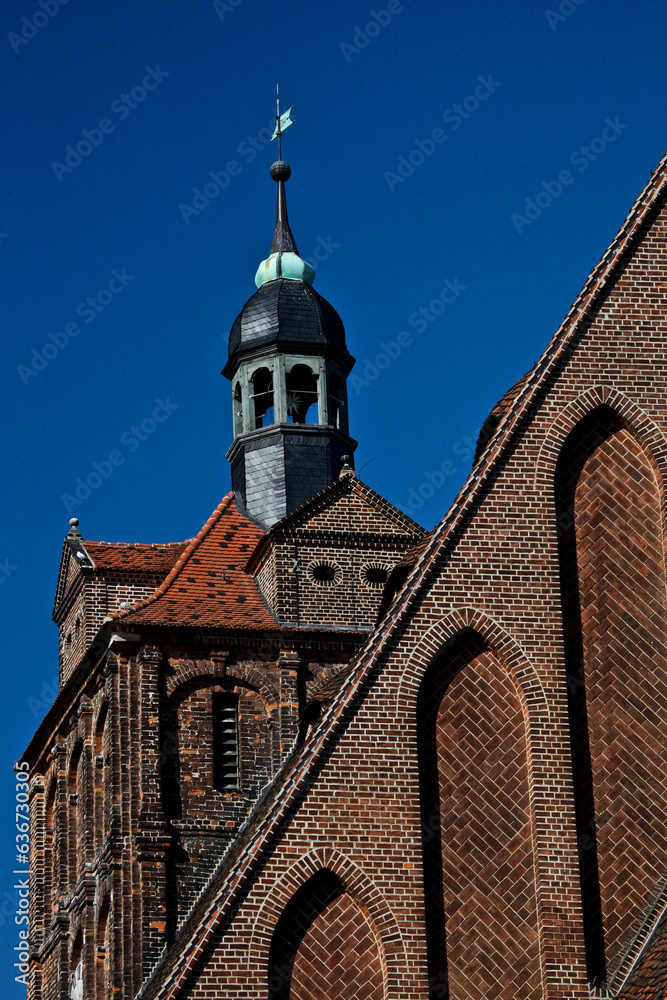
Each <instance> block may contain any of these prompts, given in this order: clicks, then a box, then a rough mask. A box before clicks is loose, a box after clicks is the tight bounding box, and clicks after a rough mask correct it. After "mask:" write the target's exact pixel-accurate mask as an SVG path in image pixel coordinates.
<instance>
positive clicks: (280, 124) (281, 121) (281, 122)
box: [271, 84, 294, 160]
mask: <svg viewBox="0 0 667 1000" xmlns="http://www.w3.org/2000/svg"><path fill="white" fill-rule="evenodd" d="M293 107H294V105H293V104H290V106H289V108H288V109H287V111H285V112H283V114H282V115H281V114H280V94H279V92H278V84H276V127H275V129H274V130H273V135H272V136H271V142H273V140H274V139H275V138H276V137H277V138H278V159H279V160H282V158H283V157H282V151H281V148H280V137H281V135H282V134H283V132H284V131H285V129H286V128H289V127H290V125H293V124H294V119H293V118H290V114H291V112H292V108H293Z"/></svg>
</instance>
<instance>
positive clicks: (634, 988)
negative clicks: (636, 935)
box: [618, 913, 667, 1000]
mask: <svg viewBox="0 0 667 1000" xmlns="http://www.w3.org/2000/svg"><path fill="white" fill-rule="evenodd" d="M665 983H667V913H665V914H664V915H663V917H662V920H661V921H660V923H659V924H658V927H657V928H656V931H655V934H654V935H653V938H652V939H651V940H650V941H649V943H648V945H647V947H646V948H645V950H644V953H643V954H642V956H641V958H640V959H639V961H638V962H637V965H636V966H635V968H634V970H633V971H632V974H631V975H630V977H629V979H628V981H627V982H626V983H625V986H624V987H623V989H622V990H621V992H620V993H619V994H618V996H619V1000H664V998H665V995H666V992H667V991H666V990H665Z"/></svg>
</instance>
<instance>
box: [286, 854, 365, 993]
mask: <svg viewBox="0 0 667 1000" xmlns="http://www.w3.org/2000/svg"><path fill="white" fill-rule="evenodd" d="M271 951H272V954H271V957H272V963H271V970H270V971H271V975H270V978H269V988H270V990H271V992H270V997H271V1000H288V998H289V1000H382V998H383V995H384V994H383V986H382V963H381V958H380V949H379V947H378V944H377V941H376V938H375V934H374V933H373V928H372V926H371V924H370V923H369V920H368V918H367V917H366V914H365V913H364V911H363V910H362V909H361V908H360V906H359V905H358V904H357V903H356V902H355V900H354V899H353V898H352V897H351V896H350V895H349V894H348V893H346V892H345V891H344V890H343V887H342V885H341V883H340V882H339V880H338V879H337V878H336V876H335V875H332V874H331V873H330V872H322V874H321V875H320V876H316V877H315V878H313V879H311V880H310V882H309V883H307V885H306V886H304V888H303V889H302V890H300V892H299V893H297V895H296V897H295V898H294V899H293V900H292V901H291V903H290V904H289V905H288V907H287V908H286V910H285V912H284V914H283V916H282V917H281V920H280V922H279V925H278V927H277V929H276V934H275V938H274V943H273V947H272V950H271Z"/></svg>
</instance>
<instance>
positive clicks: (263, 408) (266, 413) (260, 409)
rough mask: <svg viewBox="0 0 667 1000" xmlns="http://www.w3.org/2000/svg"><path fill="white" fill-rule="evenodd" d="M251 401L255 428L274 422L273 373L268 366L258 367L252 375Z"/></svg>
mask: <svg viewBox="0 0 667 1000" xmlns="http://www.w3.org/2000/svg"><path fill="white" fill-rule="evenodd" d="M250 398H251V401H252V403H253V410H254V418H255V428H258V427H268V426H270V424H273V423H275V416H274V412H273V375H272V374H271V372H270V371H269V369H268V368H258V369H257V371H256V372H255V373H254V374H253V376H252V393H251V396H250Z"/></svg>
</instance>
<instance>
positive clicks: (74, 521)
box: [69, 517, 79, 528]
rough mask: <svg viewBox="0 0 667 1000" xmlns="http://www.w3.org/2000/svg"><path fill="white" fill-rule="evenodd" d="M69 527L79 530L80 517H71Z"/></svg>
mask: <svg viewBox="0 0 667 1000" xmlns="http://www.w3.org/2000/svg"><path fill="white" fill-rule="evenodd" d="M69 526H70V528H78V527H79V518H78V517H70V519H69Z"/></svg>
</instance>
